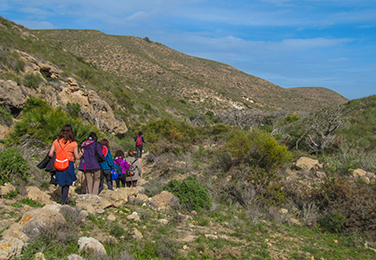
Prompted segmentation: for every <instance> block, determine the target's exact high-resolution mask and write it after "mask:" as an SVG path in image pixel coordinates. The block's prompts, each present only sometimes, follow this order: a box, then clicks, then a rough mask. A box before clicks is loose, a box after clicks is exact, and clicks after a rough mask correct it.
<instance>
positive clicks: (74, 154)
mask: <svg viewBox="0 0 376 260" xmlns="http://www.w3.org/2000/svg"><path fill="white" fill-rule="evenodd" d="M61 149H63V151H60V150H61ZM62 152H65V154H66V158H67V159H68V161H69V165H68V168H66V170H62V171H56V179H57V183H58V184H59V186H60V187H61V189H62V196H61V197H62V198H61V204H62V205H65V204H67V200H68V193H69V186H71V185H72V184H73V182H74V181H76V180H77V177H76V173H75V171H74V159H75V158H76V159H80V158H81V157H82V151H79V150H78V144H77V142H76V140H75V136H74V133H73V129H72V126H71V125H64V126H63V127H62V128H61V130H60V133H59V134H58V138H57V139H55V140H54V142H53V143H52V146H51V149H50V152H49V153H48V156H49V157H51V158H52V157H53V156H54V153H56V154H59V153H60V154H61V153H62Z"/></svg>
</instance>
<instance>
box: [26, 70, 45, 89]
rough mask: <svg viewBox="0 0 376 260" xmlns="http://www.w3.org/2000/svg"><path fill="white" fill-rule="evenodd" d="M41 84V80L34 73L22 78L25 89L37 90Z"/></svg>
mask: <svg viewBox="0 0 376 260" xmlns="http://www.w3.org/2000/svg"><path fill="white" fill-rule="evenodd" d="M41 82H42V78H41V77H40V76H39V75H38V74H36V73H28V74H26V75H25V76H24V82H23V84H24V85H25V87H28V88H34V89H37V88H38V87H39V84H40V83H41Z"/></svg>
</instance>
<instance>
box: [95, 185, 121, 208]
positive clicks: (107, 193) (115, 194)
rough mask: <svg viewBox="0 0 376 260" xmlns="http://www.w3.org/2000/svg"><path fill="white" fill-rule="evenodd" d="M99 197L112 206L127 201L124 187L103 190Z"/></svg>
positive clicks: (117, 205) (118, 205)
mask: <svg viewBox="0 0 376 260" xmlns="http://www.w3.org/2000/svg"><path fill="white" fill-rule="evenodd" d="M99 197H101V198H104V199H106V200H107V201H109V202H110V203H111V204H112V205H113V206H115V207H120V206H122V205H124V204H126V203H127V202H128V193H127V192H126V191H125V188H121V189H116V191H113V190H103V191H102V192H101V193H100V194H99Z"/></svg>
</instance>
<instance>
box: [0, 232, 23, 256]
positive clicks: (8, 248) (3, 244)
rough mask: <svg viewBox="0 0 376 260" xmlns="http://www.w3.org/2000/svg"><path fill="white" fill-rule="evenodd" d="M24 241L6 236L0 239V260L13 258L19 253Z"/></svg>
mask: <svg viewBox="0 0 376 260" xmlns="http://www.w3.org/2000/svg"><path fill="white" fill-rule="evenodd" d="M23 246H24V242H22V241H21V240H19V239H17V238H14V237H8V238H6V239H4V240H1V241H0V260H8V259H14V258H15V257H17V256H19V255H20V254H21V251H22V248H23Z"/></svg>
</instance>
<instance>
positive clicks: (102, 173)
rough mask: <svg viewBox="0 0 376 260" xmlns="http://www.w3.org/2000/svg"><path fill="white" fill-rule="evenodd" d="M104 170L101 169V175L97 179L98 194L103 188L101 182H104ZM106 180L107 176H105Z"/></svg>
mask: <svg viewBox="0 0 376 260" xmlns="http://www.w3.org/2000/svg"><path fill="white" fill-rule="evenodd" d="M104 177H105V176H104V170H101V177H100V179H99V189H98V194H99V193H101V191H102V190H103V182H104ZM106 180H107V178H106Z"/></svg>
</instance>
